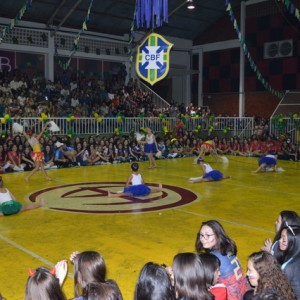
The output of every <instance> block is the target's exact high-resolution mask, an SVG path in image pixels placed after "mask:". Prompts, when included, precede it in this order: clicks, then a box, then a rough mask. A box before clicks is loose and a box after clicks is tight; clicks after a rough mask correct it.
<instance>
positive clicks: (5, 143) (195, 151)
mask: <svg viewBox="0 0 300 300" xmlns="http://www.w3.org/2000/svg"><path fill="white" fill-rule="evenodd" d="M156 139H157V144H158V149H157V150H158V151H159V156H158V155H157V156H156V159H171V158H180V157H192V156H197V155H199V152H200V148H201V145H202V143H203V142H205V140H204V139H202V138H201V137H199V136H197V134H196V133H195V132H193V131H184V130H178V132H177V135H176V136H173V135H165V136H162V135H161V134H156ZM211 139H213V140H214V142H215V145H216V151H217V153H218V154H220V155H235V156H247V157H261V156H264V155H267V154H269V153H276V154H277V155H278V158H279V159H283V160H291V161H300V147H299V146H296V145H295V144H293V143H291V141H290V139H289V138H287V139H284V140H280V139H272V138H271V137H269V136H267V137H266V138H265V139H258V137H257V136H256V135H253V136H252V137H251V138H244V139H239V138H238V137H232V138H228V139H227V138H222V139H219V138H218V137H217V136H215V137H211ZM40 143H41V145H42V151H43V153H44V157H45V165H46V169H50V168H61V167H74V166H92V165H102V164H117V163H124V162H131V161H145V160H147V155H146V154H145V152H144V146H143V144H142V143H139V142H138V141H137V140H136V137H135V133H134V132H133V131H132V133H131V135H123V136H119V135H112V136H100V135H97V136H89V137H78V136H77V137H76V138H70V137H67V136H65V137H58V136H55V135H53V136H44V137H42V138H41V139H40ZM31 151H32V149H31V147H30V145H29V143H28V141H26V139H25V138H24V136H22V135H16V136H12V134H11V132H10V131H7V136H6V137H4V138H3V137H2V138H1V143H0V167H1V169H0V170H1V172H2V173H3V172H7V171H24V170H25V171H26V170H32V169H33V168H34V162H33V160H32V158H31Z"/></svg>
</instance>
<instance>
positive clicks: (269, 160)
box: [258, 157, 277, 166]
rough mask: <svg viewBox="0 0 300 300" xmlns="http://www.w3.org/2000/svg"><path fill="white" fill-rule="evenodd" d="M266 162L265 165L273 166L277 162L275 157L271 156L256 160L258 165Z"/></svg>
mask: <svg viewBox="0 0 300 300" xmlns="http://www.w3.org/2000/svg"><path fill="white" fill-rule="evenodd" d="M262 164H266V165H267V166H275V165H276V164H277V162H276V159H275V158H273V157H262V158H260V159H259V161H258V165H259V166H260V165H262Z"/></svg>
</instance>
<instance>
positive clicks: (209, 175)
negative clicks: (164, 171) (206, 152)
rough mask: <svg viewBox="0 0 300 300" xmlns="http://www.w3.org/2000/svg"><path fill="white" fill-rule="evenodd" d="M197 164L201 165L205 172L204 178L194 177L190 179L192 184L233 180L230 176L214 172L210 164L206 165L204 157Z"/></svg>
mask: <svg viewBox="0 0 300 300" xmlns="http://www.w3.org/2000/svg"><path fill="white" fill-rule="evenodd" d="M197 164H200V166H201V168H202V172H203V176H202V177H192V178H190V179H189V181H190V182H192V183H195V182H204V181H219V180H222V179H228V178H231V177H230V176H224V175H223V174H222V173H221V172H220V171H218V170H214V169H213V168H212V167H211V166H210V164H208V163H205V162H204V159H203V158H202V157H200V158H198V160H197Z"/></svg>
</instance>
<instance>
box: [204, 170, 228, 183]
mask: <svg viewBox="0 0 300 300" xmlns="http://www.w3.org/2000/svg"><path fill="white" fill-rule="evenodd" d="M203 178H209V179H212V180H213V181H218V180H221V179H222V178H223V174H222V173H221V172H220V171H218V170H213V171H210V172H208V173H206V174H205V175H204V176H203Z"/></svg>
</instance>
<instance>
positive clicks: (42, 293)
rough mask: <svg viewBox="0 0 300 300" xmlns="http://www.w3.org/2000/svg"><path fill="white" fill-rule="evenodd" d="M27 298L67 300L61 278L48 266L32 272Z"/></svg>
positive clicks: (28, 282)
mask: <svg viewBox="0 0 300 300" xmlns="http://www.w3.org/2000/svg"><path fill="white" fill-rule="evenodd" d="M24 299H25V300H66V297H65V295H64V293H63V291H62V289H61V286H60V284H59V280H58V279H57V278H56V277H55V275H53V274H52V273H50V271H49V270H48V269H46V268H43V267H40V268H37V269H36V270H34V271H32V272H31V275H30V276H29V277H28V280H27V284H26V292H25V298H24Z"/></svg>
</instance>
